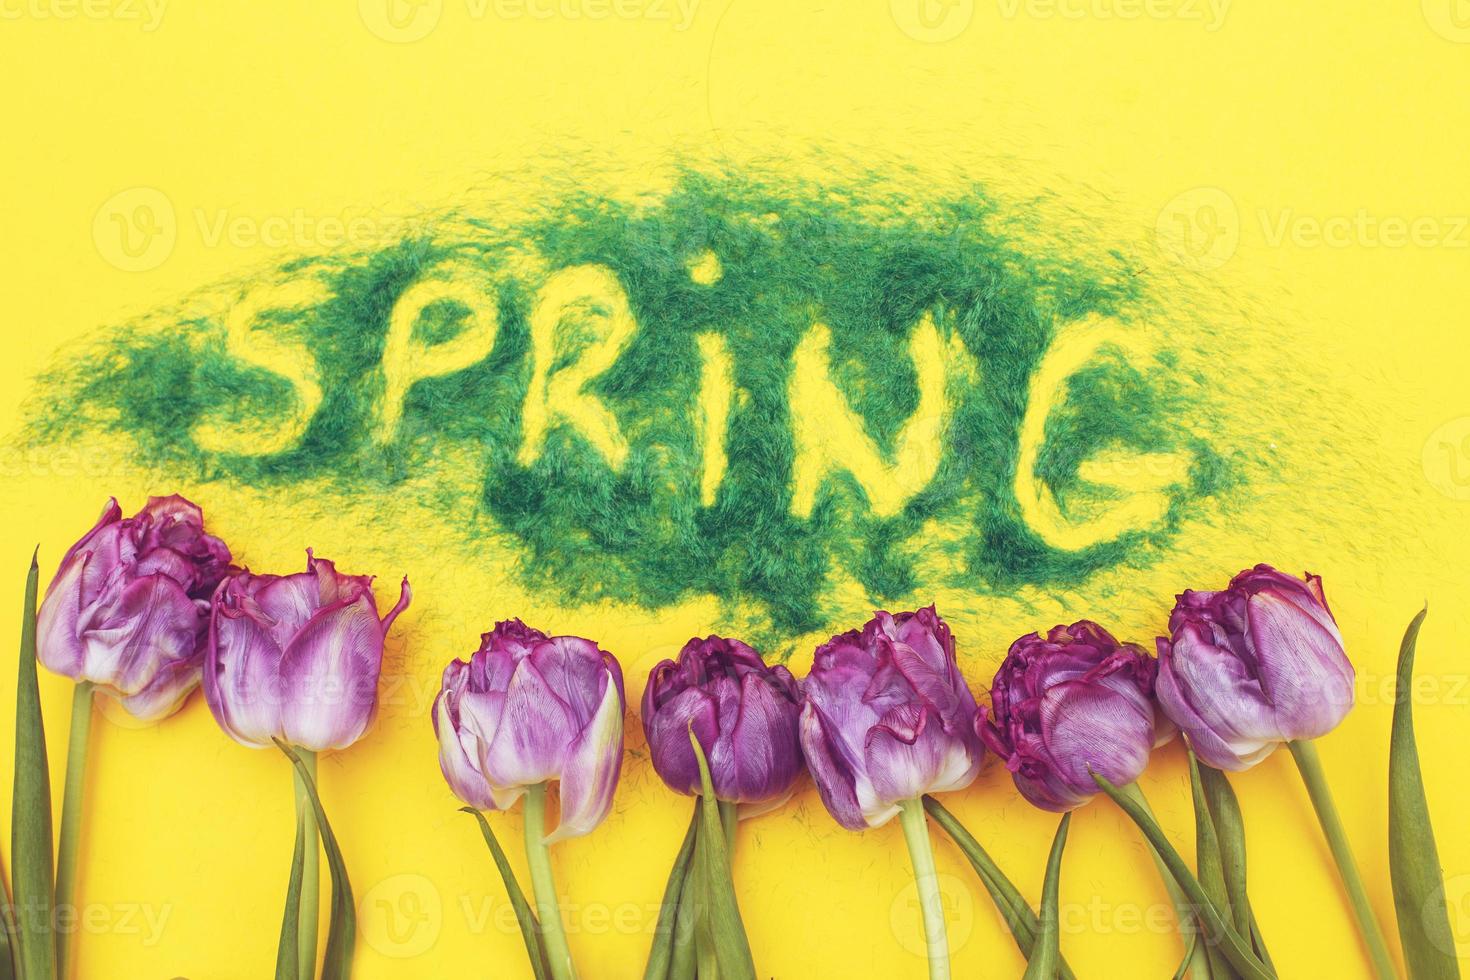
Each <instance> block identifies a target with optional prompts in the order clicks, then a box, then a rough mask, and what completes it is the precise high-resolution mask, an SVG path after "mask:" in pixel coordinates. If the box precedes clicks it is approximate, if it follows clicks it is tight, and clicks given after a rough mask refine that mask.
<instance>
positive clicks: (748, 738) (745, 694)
mask: <svg viewBox="0 0 1470 980" xmlns="http://www.w3.org/2000/svg"><path fill="white" fill-rule="evenodd" d="M800 717H801V688H800V687H799V686H798V685H797V683H796V679H795V678H794V677H792V676H791V672H790V671H789V670H787V669H786V668H785V667H781V666H775V667H768V666H766V663H765V661H764V660H762V659H761V655H760V654H759V653H757V652H755V651H754V650H752V649H751V648H750V647H748V646H746V645H745V644H744V643H741V642H740V641H739V640H727V639H725V638H724V637H719V636H711V637H707V638H705V639H703V640H701V639H698V638H697V637H696V638H695V639H692V640H690V641H689V642H688V643H686V644H684V649H683V650H681V651H679V662H678V663H677V664H676V663H675V662H674V661H672V660H665V661H664V662H663V663H661V664H659V665H658V666H657V667H655V668H653V672H652V673H651V674H649V677H648V687H647V688H646V689H645V690H644V692H643V733H644V735H646V736H647V737H648V750H649V753H650V754H651V755H652V756H653V768H654V769H655V770H656V771H657V772H658V774H659V776H660V777H662V778H663V781H664V782H665V783H667V784H668V785H669V787H670V788H672V789H674V790H676V791H677V792H680V793H684V794H686V795H693V794H695V793H698V792H699V787H700V780H699V764H698V762H697V761H696V760H695V757H694V747H693V746H692V745H690V744H689V726H690V725H691V724H692V725H693V726H694V733H695V735H696V736H698V738H699V744H700V745H701V746H702V747H703V748H704V751H705V755H706V757H707V758H708V760H709V767H710V776H711V779H712V781H713V783H714V787H715V796H716V797H718V798H719V799H721V800H725V801H727V802H730V803H740V804H743V805H744V806H745V808H746V809H747V812H750V813H754V812H759V811H763V810H767V809H771V808H773V807H776V806H779V805H781V804H782V803H784V802H785V801H786V800H787V798H788V797H790V796H791V790H792V787H793V786H795V784H796V780H797V777H799V776H800V775H801V773H802V770H803V768H804V767H803V764H802V759H801V740H800V738H799V736H798V734H797V730H798V719H799V718H800Z"/></svg>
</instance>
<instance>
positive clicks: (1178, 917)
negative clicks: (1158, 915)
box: [1118, 783, 1210, 977]
mask: <svg viewBox="0 0 1470 980" xmlns="http://www.w3.org/2000/svg"><path fill="white" fill-rule="evenodd" d="M1118 792H1120V793H1122V794H1123V795H1124V796H1126V797H1128V798H1129V799H1130V800H1134V801H1136V802H1137V803H1138V805H1139V807H1141V808H1142V809H1143V812H1144V813H1146V814H1148V815H1149V818H1150V819H1151V820H1153V822H1154V823H1158V822H1159V820H1158V817H1156V816H1155V815H1154V811H1153V807H1151V806H1149V805H1148V798H1147V797H1146V796H1144V795H1143V789H1142V788H1141V787H1139V785H1138V784H1137V783H1128V784H1127V785H1126V786H1119V787H1118ZM1143 846H1144V847H1147V848H1148V853H1149V854H1150V855H1151V856H1152V857H1153V859H1154V867H1155V868H1157V869H1158V872H1159V877H1160V878H1161V879H1162V880H1163V882H1164V890H1165V891H1167V892H1168V893H1169V901H1170V902H1172V903H1173V905H1174V918H1175V921H1176V922H1178V924H1179V939H1180V941H1181V942H1183V943H1184V953H1185V956H1184V961H1185V968H1186V974H1187V975H1188V976H1192V977H1208V976H1210V969H1209V949H1208V947H1207V946H1206V944H1204V943H1202V942H1196V943H1194V944H1192V945H1191V944H1190V941H1189V937H1190V936H1191V935H1193V936H1199V935H1201V934H1202V932H1203V929H1202V928H1201V927H1200V924H1199V922H1198V921H1196V917H1195V914H1194V908H1193V906H1192V905H1191V903H1190V901H1189V896H1187V895H1185V894H1184V889H1182V888H1180V887H1179V882H1177V881H1175V880H1174V876H1173V875H1172V874H1170V873H1169V866H1168V865H1167V864H1165V863H1164V858H1163V855H1161V854H1160V853H1159V852H1158V851H1157V850H1156V849H1155V848H1154V846H1153V845H1152V844H1150V843H1149V842H1148V840H1147V839H1145V840H1144V842H1143Z"/></svg>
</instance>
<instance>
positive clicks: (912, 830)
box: [898, 799, 949, 980]
mask: <svg viewBox="0 0 1470 980" xmlns="http://www.w3.org/2000/svg"><path fill="white" fill-rule="evenodd" d="M899 806H900V808H901V809H900V812H899V818H898V819H899V823H900V825H901V826H902V827H903V837H904V840H905V841H906V842H907V843H908V845H909V857H910V859H912V861H913V863H914V884H915V885H916V886H917V888H918V890H919V906H920V907H921V908H922V909H923V910H924V941H925V943H926V944H927V945H928V950H929V980H949V937H948V936H947V935H946V934H945V931H944V903H943V902H942V901H941V900H940V895H939V872H938V871H937V870H936V869H935V867H934V849H933V847H932V846H931V845H930V842H929V825H928V823H927V822H926V821H925V820H924V801H923V800H922V799H913V800H905V801H904V802H903V803H901V804H899Z"/></svg>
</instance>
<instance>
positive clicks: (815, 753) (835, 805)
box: [801, 701, 868, 830]
mask: <svg viewBox="0 0 1470 980" xmlns="http://www.w3.org/2000/svg"><path fill="white" fill-rule="evenodd" d="M827 727H828V726H827V723H826V722H825V721H823V719H822V711H821V709H820V708H818V707H817V705H816V704H815V703H814V702H812V701H808V702H807V703H806V704H804V705H802V707H801V750H802V753H803V754H804V755H805V756H806V764H807V768H808V769H810V770H811V774H812V781H813V782H814V783H816V784H817V792H818V793H819V794H820V795H821V797H822V803H823V804H825V805H826V807H827V811H828V812H829V813H831V814H832V818H833V819H834V820H836V821H837V822H838V823H839V824H841V825H842V826H844V827H846V828H847V829H848V830H864V829H866V828H867V826H868V822H867V820H866V819H864V817H863V810H862V807H861V806H859V805H858V799H857V786H856V783H855V782H854V779H853V776H852V774H851V773H852V770H851V768H850V767H849V766H847V764H846V763H844V762H843V761H842V760H841V756H840V754H839V753H838V752H836V751H834V749H833V745H832V739H831V737H830V736H829V735H828V733H827Z"/></svg>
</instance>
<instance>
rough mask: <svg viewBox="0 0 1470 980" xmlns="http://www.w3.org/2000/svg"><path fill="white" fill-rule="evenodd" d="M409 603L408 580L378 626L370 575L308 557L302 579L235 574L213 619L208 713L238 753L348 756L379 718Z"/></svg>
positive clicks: (218, 598)
mask: <svg viewBox="0 0 1470 980" xmlns="http://www.w3.org/2000/svg"><path fill="white" fill-rule="evenodd" d="M412 596H413V594H412V592H410V591H409V588H408V579H406V578H405V579H404V580H403V584H402V585H401V586H400V587H399V593H398V603H397V604H396V605H395V606H394V607H393V609H392V610H391V611H390V612H389V613H388V615H387V616H384V617H382V618H381V619H380V618H379V617H378V605H377V600H376V598H375V597H374V596H373V577H372V576H371V575H343V574H342V573H341V572H339V571H337V569H336V566H334V565H333V564H332V563H331V562H330V561H327V560H326V559H324V558H317V557H316V556H315V555H313V554H312V553H311V551H309V550H308V551H307V552H306V571H304V572H297V573H296V574H294V575H252V574H251V573H250V572H249V571H243V572H239V573H237V574H235V575H232V576H230V577H229V578H227V579H225V580H224V582H223V583H221V584H220V587H219V589H218V590H217V591H216V592H215V594H214V609H213V615H212V616H211V619H210V631H209V648H208V652H207V654H206V656H205V660H204V699H205V700H206V701H208V702H209V710H210V711H212V712H214V718H215V720H216V721H217V722H219V726H220V727H221V728H223V729H224V730H225V734H227V735H229V736H230V737H231V738H233V739H234V740H235V741H237V742H239V743H241V744H242V745H249V746H252V747H257V748H258V747H263V746H268V745H270V744H271V740H272V739H273V738H279V739H281V740H282V741H285V742H288V743H290V744H292V745H297V746H300V747H301V748H304V749H310V750H311V751H313V752H321V751H323V750H326V749H343V748H346V747H347V746H349V745H351V744H352V743H353V742H356V741H357V740H358V739H359V738H362V736H363V735H364V734H365V733H366V732H367V730H368V726H370V725H371V724H372V721H373V716H374V715H375V714H376V713H377V708H378V675H379V673H380V672H381V671H382V667H383V639H384V637H385V636H386V635H387V633H388V627H390V626H392V625H393V621H394V620H395V619H397V618H398V614H399V613H401V612H403V610H404V609H406V608H407V607H408V603H409V600H410V599H411V598H412Z"/></svg>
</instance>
